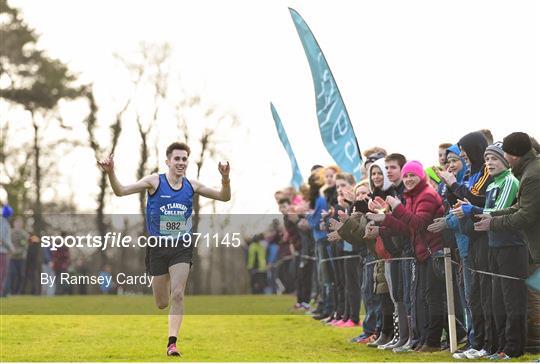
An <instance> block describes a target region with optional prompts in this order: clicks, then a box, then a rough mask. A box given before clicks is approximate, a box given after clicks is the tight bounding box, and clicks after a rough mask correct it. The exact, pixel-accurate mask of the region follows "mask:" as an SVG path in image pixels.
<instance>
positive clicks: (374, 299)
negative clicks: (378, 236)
mask: <svg viewBox="0 0 540 364" xmlns="http://www.w3.org/2000/svg"><path fill="white" fill-rule="evenodd" d="M374 260H375V257H373V255H371V254H369V255H368V256H367V257H365V258H364V269H363V280H362V298H363V300H364V306H365V308H366V316H365V317H364V321H363V322H362V327H363V328H364V333H366V334H370V335H371V334H374V333H376V332H381V329H382V315H381V302H380V298H379V295H376V294H375V293H374V292H373V289H374V280H373V269H374V267H375V265H374V264H369V265H367V263H369V262H372V261H374Z"/></svg>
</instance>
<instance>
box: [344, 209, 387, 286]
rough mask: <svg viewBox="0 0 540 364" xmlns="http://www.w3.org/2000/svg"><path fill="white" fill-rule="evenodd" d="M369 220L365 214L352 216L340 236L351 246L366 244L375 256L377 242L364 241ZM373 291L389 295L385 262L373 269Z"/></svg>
mask: <svg viewBox="0 0 540 364" xmlns="http://www.w3.org/2000/svg"><path fill="white" fill-rule="evenodd" d="M367 223H368V220H367V218H366V215H364V214H359V213H356V214H352V215H351V217H350V218H348V219H347V221H345V222H344V223H343V225H342V226H341V228H339V229H338V234H339V236H341V238H342V239H343V240H346V241H348V242H349V243H351V244H366V246H367V248H368V249H369V251H371V253H372V254H373V255H375V256H377V254H376V253H375V242H376V241H375V240H374V239H364V234H365V230H366V225H367ZM373 283H374V287H373V291H374V293H375V294H383V293H388V292H389V291H388V283H387V282H386V278H385V276H384V262H378V263H375V266H374V267H373Z"/></svg>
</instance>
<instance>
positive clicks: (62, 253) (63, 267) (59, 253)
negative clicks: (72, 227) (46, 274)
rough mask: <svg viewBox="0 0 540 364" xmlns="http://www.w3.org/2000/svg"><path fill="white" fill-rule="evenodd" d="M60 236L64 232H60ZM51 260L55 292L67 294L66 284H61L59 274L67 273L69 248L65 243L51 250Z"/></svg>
mask: <svg viewBox="0 0 540 364" xmlns="http://www.w3.org/2000/svg"><path fill="white" fill-rule="evenodd" d="M62 236H65V234H64V233H62ZM52 262H53V266H52V269H53V270H54V275H55V276H56V294H57V295H63V294H67V293H68V286H67V285H65V284H62V282H61V280H60V276H61V275H62V273H67V271H68V269H69V264H70V257H69V248H68V247H67V246H65V245H62V246H60V247H58V248H57V250H54V251H52Z"/></svg>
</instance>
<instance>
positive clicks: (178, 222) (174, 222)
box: [159, 215, 187, 236]
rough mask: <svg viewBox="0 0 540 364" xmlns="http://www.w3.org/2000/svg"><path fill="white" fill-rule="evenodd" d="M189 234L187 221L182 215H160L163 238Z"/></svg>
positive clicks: (160, 230)
mask: <svg viewBox="0 0 540 364" xmlns="http://www.w3.org/2000/svg"><path fill="white" fill-rule="evenodd" d="M186 232H187V228H186V219H185V217H184V216H182V215H160V216H159V233H160V235H162V236H171V235H172V236H181V235H184V234H185V233H186Z"/></svg>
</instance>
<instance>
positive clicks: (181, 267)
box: [169, 263, 189, 336]
mask: <svg viewBox="0 0 540 364" xmlns="http://www.w3.org/2000/svg"><path fill="white" fill-rule="evenodd" d="M169 275H170V277H171V309H170V311H169V336H178V332H179V331H180V326H181V325H182V317H183V315H184V291H185V289H186V283H187V279H188V276H189V263H178V264H175V265H172V266H170V267H169Z"/></svg>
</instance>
